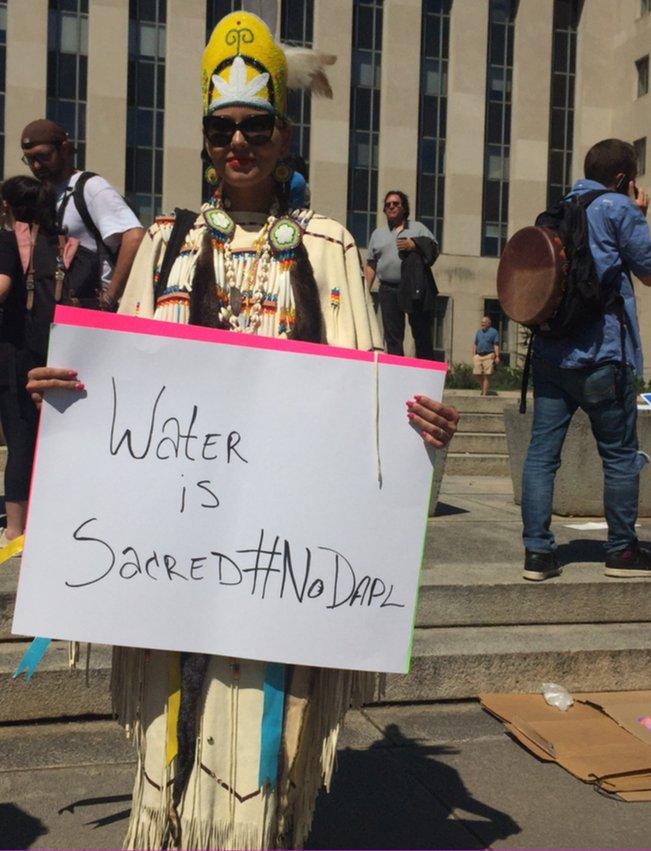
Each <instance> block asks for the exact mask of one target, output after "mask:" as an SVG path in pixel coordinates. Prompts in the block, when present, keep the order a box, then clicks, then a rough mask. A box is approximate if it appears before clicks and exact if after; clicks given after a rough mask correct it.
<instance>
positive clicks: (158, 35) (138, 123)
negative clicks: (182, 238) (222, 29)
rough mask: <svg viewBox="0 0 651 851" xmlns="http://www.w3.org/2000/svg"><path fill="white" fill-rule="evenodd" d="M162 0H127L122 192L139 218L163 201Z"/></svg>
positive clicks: (148, 217) (144, 219) (150, 213)
mask: <svg viewBox="0 0 651 851" xmlns="http://www.w3.org/2000/svg"><path fill="white" fill-rule="evenodd" d="M166 11H167V10H166V0H129V77H128V85H127V161H126V181H125V188H126V196H127V200H128V201H129V203H130V204H131V206H132V207H133V208H134V210H135V211H136V213H137V214H138V216H139V218H140V221H141V222H143V224H149V223H150V222H151V221H152V220H153V218H154V216H156V215H157V214H158V213H159V212H160V208H161V204H162V201H163V115H164V110H165V20H166Z"/></svg>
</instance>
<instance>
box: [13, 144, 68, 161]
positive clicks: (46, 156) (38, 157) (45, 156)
mask: <svg viewBox="0 0 651 851" xmlns="http://www.w3.org/2000/svg"><path fill="white" fill-rule="evenodd" d="M60 147H61V145H60V144H59V143H53V144H52V147H51V149H50V150H49V151H45V152H44V153H42V154H23V155H22V157H21V158H20V161H21V162H22V163H24V164H25V165H32V163H40V164H41V165H44V164H45V163H47V162H49V161H50V158H51V157H52V154H54V152H55V151H58V150H59V148H60Z"/></svg>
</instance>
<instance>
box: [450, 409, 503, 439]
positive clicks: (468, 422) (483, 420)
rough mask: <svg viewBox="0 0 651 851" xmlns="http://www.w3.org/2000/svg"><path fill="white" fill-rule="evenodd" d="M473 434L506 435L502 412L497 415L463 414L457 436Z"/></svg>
mask: <svg viewBox="0 0 651 851" xmlns="http://www.w3.org/2000/svg"><path fill="white" fill-rule="evenodd" d="M467 432H472V433H474V434H476V433H477V432H481V433H482V434H487V433H491V434H504V416H503V414H502V411H500V412H499V413H495V414H461V417H460V419H459V430H458V432H457V434H465V433H467Z"/></svg>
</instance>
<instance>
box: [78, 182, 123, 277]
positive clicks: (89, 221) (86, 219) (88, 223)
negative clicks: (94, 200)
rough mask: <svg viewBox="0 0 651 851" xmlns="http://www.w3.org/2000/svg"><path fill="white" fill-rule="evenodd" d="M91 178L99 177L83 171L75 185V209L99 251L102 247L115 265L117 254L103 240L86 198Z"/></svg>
mask: <svg viewBox="0 0 651 851" xmlns="http://www.w3.org/2000/svg"><path fill="white" fill-rule="evenodd" d="M91 177H97V175H96V174H95V172H94V171H82V173H81V174H80V176H79V178H78V179H77V182H76V183H75V188H74V189H73V190H72V200H73V201H74V203H75V207H76V208H77V212H78V213H79V215H80V216H81V220H82V222H83V223H84V226H85V227H86V230H87V231H88V232H89V233H90V234H91V235H92V237H93V239H94V240H95V242H96V244H97V250H98V251H99V248H100V246H102V247H103V248H104V251H106V253H107V254H108V256H109V258H110V260H111V262H112V263H115V260H116V258H117V253H116V252H115V251H114V250H113V249H112V248H110V247H109V246H108V245H107V244H106V243H105V242H104V240H103V239H102V234H101V233H100V232H99V228H98V227H97V225H96V224H95V222H94V221H93V217H92V216H91V214H90V212H89V210H88V205H87V204H86V199H85V197H84V188H85V186H86V184H87V183H88V181H89V180H90V179H91Z"/></svg>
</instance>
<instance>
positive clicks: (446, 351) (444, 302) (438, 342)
mask: <svg viewBox="0 0 651 851" xmlns="http://www.w3.org/2000/svg"><path fill="white" fill-rule="evenodd" d="M449 303H450V298H449V297H448V296H446V295H437V296H436V301H435V302H434V324H433V326H432V346H433V348H434V357H435V358H436V360H440V361H447V360H449V356H450V354H451V352H450V335H449V322H448V305H449Z"/></svg>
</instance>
